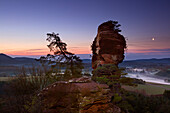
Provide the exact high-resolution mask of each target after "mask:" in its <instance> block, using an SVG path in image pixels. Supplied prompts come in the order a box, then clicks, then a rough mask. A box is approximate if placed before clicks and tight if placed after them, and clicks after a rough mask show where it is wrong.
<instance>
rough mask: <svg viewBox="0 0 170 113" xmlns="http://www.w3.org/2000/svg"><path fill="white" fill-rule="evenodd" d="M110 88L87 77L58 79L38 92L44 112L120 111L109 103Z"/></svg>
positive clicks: (117, 112) (116, 112)
mask: <svg viewBox="0 0 170 113" xmlns="http://www.w3.org/2000/svg"><path fill="white" fill-rule="evenodd" d="M109 91H110V89H109V88H108V86H107V85H106V84H98V83H96V82H94V81H92V80H90V78H89V77H81V78H77V79H72V80H69V81H60V82H56V83H54V84H51V85H49V86H48V87H46V88H45V89H44V90H43V91H41V92H40V93H39V97H40V98H41V100H42V105H43V107H44V110H43V111H44V113H103V112H104V113H120V108H119V107H117V106H115V105H114V104H112V103H110V100H111V96H109V95H108V94H109Z"/></svg>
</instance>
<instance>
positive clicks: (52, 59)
mask: <svg viewBox="0 0 170 113" xmlns="http://www.w3.org/2000/svg"><path fill="white" fill-rule="evenodd" d="M46 40H47V41H49V42H50V43H49V45H47V46H48V48H49V49H50V51H52V52H53V53H54V55H51V54H48V55H47V56H46V57H41V58H40V61H41V62H43V63H44V62H46V61H48V62H49V64H50V65H51V66H52V67H56V66H58V65H60V66H61V65H63V66H64V67H65V68H66V71H65V73H68V71H70V73H71V76H74V77H79V76H81V72H82V69H83V65H82V60H81V59H80V57H78V56H76V55H75V54H74V53H71V52H68V51H67V44H66V43H64V42H62V41H61V39H60V37H59V34H55V33H47V39H46Z"/></svg>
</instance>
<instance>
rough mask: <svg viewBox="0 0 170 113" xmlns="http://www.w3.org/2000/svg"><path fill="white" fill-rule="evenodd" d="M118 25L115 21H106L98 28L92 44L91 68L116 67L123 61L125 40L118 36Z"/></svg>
mask: <svg viewBox="0 0 170 113" xmlns="http://www.w3.org/2000/svg"><path fill="white" fill-rule="evenodd" d="M119 26H120V25H119V24H118V22H116V21H107V22H104V23H103V24H101V25H100V26H99V27H98V32H97V36H96V38H95V39H94V41H93V44H92V52H93V57H92V68H93V69H95V68H96V67H97V66H99V65H102V64H115V65H118V64H119V63H121V62H122V61H123V59H124V49H125V48H126V40H125V38H124V36H123V35H121V34H119V32H120V30H119V28H118V27H119Z"/></svg>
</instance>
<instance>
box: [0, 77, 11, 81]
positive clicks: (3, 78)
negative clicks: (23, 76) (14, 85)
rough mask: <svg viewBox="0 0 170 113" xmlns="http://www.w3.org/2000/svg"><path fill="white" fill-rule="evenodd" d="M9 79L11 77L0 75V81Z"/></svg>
mask: <svg viewBox="0 0 170 113" xmlns="http://www.w3.org/2000/svg"><path fill="white" fill-rule="evenodd" d="M10 79H12V77H0V82H1V81H9V80H10Z"/></svg>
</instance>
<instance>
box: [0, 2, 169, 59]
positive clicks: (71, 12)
mask: <svg viewBox="0 0 170 113" xmlns="http://www.w3.org/2000/svg"><path fill="white" fill-rule="evenodd" d="M108 20H116V21H118V22H119V23H120V24H121V27H120V29H121V30H122V32H121V34H122V35H124V37H126V39H127V45H128V50H127V51H126V59H127V60H128V59H141V58H170V0H0V53H5V54H8V55H12V56H18V55H19V56H34V55H35V56H37V55H46V54H47V53H48V52H49V49H48V48H47V44H48V42H47V41H46V38H47V37H46V34H47V33H48V32H49V33H51V32H55V33H59V34H60V35H59V36H60V37H61V39H62V41H63V42H65V43H67V45H68V49H69V51H71V52H73V53H76V54H91V48H90V46H91V44H92V41H93V40H94V38H95V36H96V34H97V27H98V26H99V25H100V24H101V23H103V22H105V21H108ZM153 38H154V40H152V39H153Z"/></svg>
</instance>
